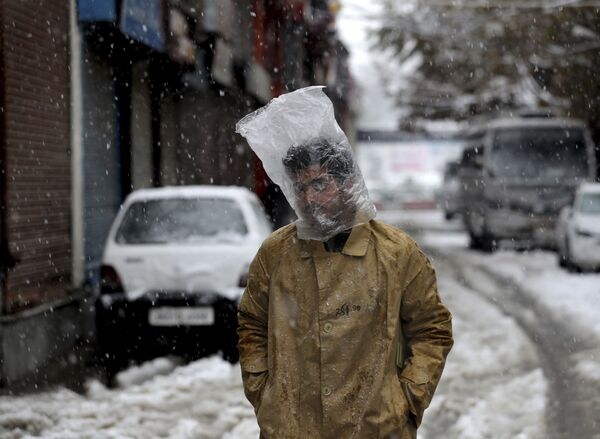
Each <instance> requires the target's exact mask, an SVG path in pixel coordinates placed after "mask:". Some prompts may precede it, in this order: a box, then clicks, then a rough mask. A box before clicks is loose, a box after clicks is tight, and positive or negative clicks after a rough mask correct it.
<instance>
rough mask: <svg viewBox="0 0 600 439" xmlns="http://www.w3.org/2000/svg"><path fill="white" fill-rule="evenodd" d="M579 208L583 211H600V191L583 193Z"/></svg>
mask: <svg viewBox="0 0 600 439" xmlns="http://www.w3.org/2000/svg"><path fill="white" fill-rule="evenodd" d="M579 209H580V210H581V212H583V213H600V192H598V193H589V194H583V195H582V196H581V203H580V204H579Z"/></svg>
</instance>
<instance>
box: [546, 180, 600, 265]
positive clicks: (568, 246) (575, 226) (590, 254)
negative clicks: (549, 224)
mask: <svg viewBox="0 0 600 439" xmlns="http://www.w3.org/2000/svg"><path fill="white" fill-rule="evenodd" d="M557 244H558V253H559V262H560V265H561V266H564V267H567V268H572V269H597V268H600V183H583V184H582V185H580V186H579V188H578V189H577V192H576V193H575V199H574V202H573V206H567V207H565V208H563V210H562V211H561V213H560V217H559V220H558V225H557Z"/></svg>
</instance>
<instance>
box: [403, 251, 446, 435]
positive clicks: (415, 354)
mask: <svg viewBox="0 0 600 439" xmlns="http://www.w3.org/2000/svg"><path fill="white" fill-rule="evenodd" d="M413 257H414V258H416V261H415V262H414V264H415V269H416V270H413V273H414V271H416V275H414V277H413V278H412V279H411V280H410V281H409V283H408V284H407V286H406V288H405V289H404V292H403V295H402V303H401V306H400V318H401V323H402V332H403V335H404V340H405V345H406V351H407V352H406V353H407V356H406V359H405V360H404V364H403V368H402V370H401V373H400V381H401V384H402V387H403V389H404V392H405V395H406V398H407V400H408V405H409V409H410V411H411V413H412V415H413V417H414V420H415V424H416V425H417V427H418V426H419V425H420V424H421V420H422V418H423V412H424V411H425V409H426V408H427V407H428V406H429V403H430V402H431V399H432V397H433V393H434V392H435V389H436V387H437V384H438V382H439V380H440V377H441V374H442V370H443V369H444V364H445V362H446V356H447V355H448V353H449V352H450V349H451V348H452V344H453V339H452V322H451V320H452V316H451V314H450V312H449V311H448V309H447V308H446V307H445V306H444V305H443V304H442V302H441V300H440V296H439V294H438V290H437V282H436V277H435V271H434V269H433V267H432V266H431V263H430V262H429V260H428V259H427V257H426V256H425V255H424V254H423V253H422V252H421V251H420V250H416V254H415V255H414V256H413Z"/></svg>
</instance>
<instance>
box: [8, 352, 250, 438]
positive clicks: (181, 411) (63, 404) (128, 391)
mask: <svg viewBox="0 0 600 439" xmlns="http://www.w3.org/2000/svg"><path fill="white" fill-rule="evenodd" d="M169 371H171V373H170V374H168V375H166V373H168V372H169ZM119 383H120V385H121V386H122V387H120V388H117V389H114V390H110V389H107V388H106V387H104V386H103V385H102V384H101V383H100V382H98V381H95V380H94V381H90V382H88V383H87V388H88V390H87V394H86V395H80V394H77V393H75V392H72V391H70V390H67V389H64V388H61V389H57V390H54V391H49V392H44V393H39V394H33V395H26V396H21V397H0V437H1V438H6V439H13V438H14V439H17V438H19V439H20V438H31V437H44V438H47V439H71V438H72V439H76V438H82V437H85V438H88V439H101V438H102V439H105V438H151V437H162V438H173V439H186V438H190V439H191V438H206V439H208V438H229V439H233V438H236V439H244V438H252V439H256V438H257V437H258V435H259V430H258V425H257V424H256V421H255V418H254V411H253V409H252V407H251V406H250V404H249V403H248V402H247V401H246V398H245V396H244V393H243V391H242V380H241V373H240V369H239V366H238V365H235V366H233V365H231V364H229V363H227V362H225V361H223V360H222V359H220V358H219V357H211V358H207V359H202V360H199V361H196V362H194V363H191V364H188V365H186V366H180V367H177V365H176V364H175V363H173V362H172V360H170V359H158V360H154V361H152V362H150V363H147V364H145V365H143V366H142V367H140V368H134V369H130V370H129V371H126V372H125V373H122V374H121V375H120V376H119Z"/></svg>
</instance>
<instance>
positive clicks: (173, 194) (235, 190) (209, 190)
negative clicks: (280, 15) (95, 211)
mask: <svg viewBox="0 0 600 439" xmlns="http://www.w3.org/2000/svg"><path fill="white" fill-rule="evenodd" d="M251 194H253V192H251V191H250V190H248V189H247V188H245V187H242V186H211V185H198V186H165V187H160V188H150V189H138V190H136V191H133V192H132V193H131V194H129V195H128V197H127V203H131V202H134V201H140V200H148V199H163V198H196V197H223V198H232V199H236V200H247V199H248V195H251Z"/></svg>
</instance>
